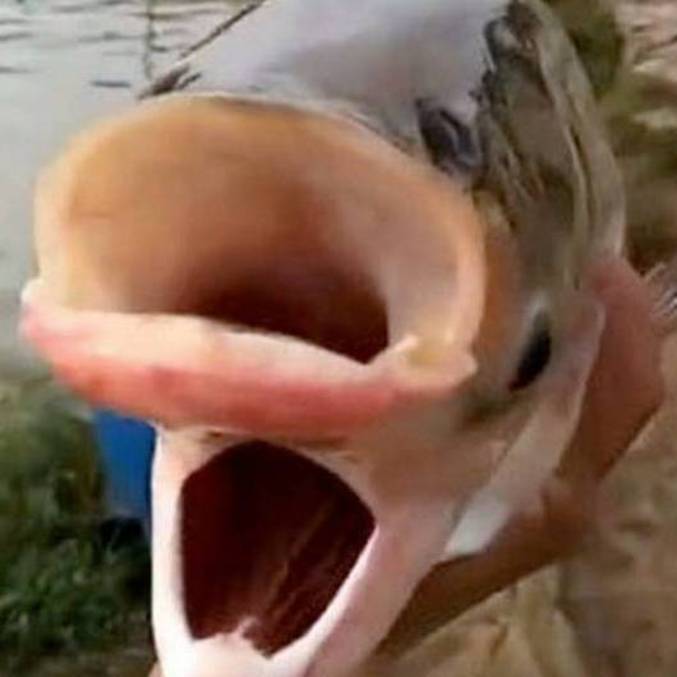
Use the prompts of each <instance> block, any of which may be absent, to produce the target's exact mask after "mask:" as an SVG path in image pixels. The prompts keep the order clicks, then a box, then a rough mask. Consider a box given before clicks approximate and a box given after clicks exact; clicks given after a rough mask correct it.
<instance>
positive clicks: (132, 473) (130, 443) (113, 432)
mask: <svg viewBox="0 0 677 677" xmlns="http://www.w3.org/2000/svg"><path fill="white" fill-rule="evenodd" d="M94 431H95V435H96V437H97V441H98V443H99V447H100V449H101V455H102V460H103V469H104V475H105V480H106V498H107V501H108V505H109V508H110V511H111V513H112V516H114V517H123V518H131V519H137V520H139V521H140V522H141V523H142V524H143V525H144V528H145V529H146V530H147V531H148V530H149V529H150V518H151V507H150V475H151V467H152V463H153V451H154V447H155V430H154V429H153V428H152V427H151V426H150V425H148V424H147V423H144V422H143V421H138V420H136V419H132V418H127V417H125V416H121V415H120V414H116V413H115V412H112V411H104V410H100V411H96V412H95V413H94Z"/></svg>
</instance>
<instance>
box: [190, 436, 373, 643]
mask: <svg viewBox="0 0 677 677" xmlns="http://www.w3.org/2000/svg"><path fill="white" fill-rule="evenodd" d="M181 500H182V527H181V543H182V546H181V549H182V552H183V557H182V562H183V586H184V603H185V608H186V616H187V620H188V624H189V626H190V630H191V633H192V635H193V636H194V637H195V638H196V639H204V638H206V637H211V636H213V635H215V634H217V633H222V632H225V633H228V632H235V631H236V630H239V629H240V626H241V624H242V623H243V621H244V622H246V629H244V631H243V634H244V636H245V637H246V638H248V639H249V640H251V641H252V643H253V644H254V646H255V647H256V648H257V649H258V650H259V651H261V653H263V654H267V655H268V654H274V653H276V652H277V651H279V650H280V649H283V648H284V647H285V646H287V645H288V644H290V643H291V642H292V641H293V640H296V639H298V638H299V637H301V636H302V635H303V634H305V632H306V631H307V630H308V629H309V628H310V627H311V626H312V625H313V623H314V622H315V621H316V620H317V619H318V617H319V616H320V614H321V613H322V612H323V611H324V610H325V608H326V607H327V605H328V604H329V602H330V601H331V600H332V599H333V597H334V595H335V594H336V592H337V590H338V588H339V586H340V585H341V583H343V581H344V579H345V578H346V576H347V575H348V574H349V573H350V571H351V569H352V567H353V566H354V564H355V561H356V559H357V557H358V556H359V554H360V553H361V552H362V550H363V549H364V547H365V545H366V543H367V540H368V538H369V536H370V534H371V532H372V529H373V519H372V517H371V515H370V513H369V511H368V510H367V509H366V508H365V507H364V506H363V505H362V503H361V502H360V501H359V500H358V499H357V497H356V496H355V495H354V494H353V493H352V492H351V491H350V490H349V489H348V488H347V487H346V486H345V485H344V484H343V483H342V482H341V481H340V480H339V479H338V478H337V477H336V476H334V475H332V474H331V473H329V472H327V471H326V470H323V469H322V468H320V467H319V466H317V465H315V464H313V463H311V462H310V461H307V460H305V459H303V458H302V457H301V456H299V455H297V454H292V453H290V452H288V451H286V450H285V449H282V448H279V447H274V446H271V445H268V444H264V443H262V442H258V443H257V442H252V443H248V444H243V445H240V446H238V447H235V448H231V449H228V450H226V451H224V452H222V453H221V454H219V455H217V456H215V457H214V458H212V460H210V461H209V462H208V463H206V464H205V465H204V466H202V467H201V468H200V469H199V470H197V471H195V472H194V473H193V474H192V475H191V476H190V477H189V478H188V479H187V480H186V481H185V483H184V486H183V490H182V499H181ZM245 619H246V621H245Z"/></svg>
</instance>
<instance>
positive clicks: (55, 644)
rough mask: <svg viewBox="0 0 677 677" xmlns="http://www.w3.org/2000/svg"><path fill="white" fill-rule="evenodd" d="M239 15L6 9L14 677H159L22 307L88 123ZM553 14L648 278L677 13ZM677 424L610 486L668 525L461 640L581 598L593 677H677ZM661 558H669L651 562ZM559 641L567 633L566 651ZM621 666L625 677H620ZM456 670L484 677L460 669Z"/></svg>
mask: <svg viewBox="0 0 677 677" xmlns="http://www.w3.org/2000/svg"><path fill="white" fill-rule="evenodd" d="M273 1H274V0H273ZM412 1H415V0H412ZM238 4H243V3H237V2H226V1H225V0H0V223H1V224H2V225H1V226H0V675H1V676H2V677H5V676H8V677H9V676H12V677H13V676H14V675H24V674H26V675H47V676H48V675H63V676H64V677H65V676H66V675H111V676H119V677H126V676H129V677H131V676H132V675H135V676H136V675H142V674H145V671H147V670H148V668H149V666H150V663H151V650H150V642H149V635H148V627H147V620H148V619H147V613H148V612H147V607H148V573H147V572H148V559H147V552H146V548H145V545H144V539H143V534H142V533H141V534H140V533H137V532H135V531H134V530H133V529H131V530H130V531H125V529H124V528H117V527H116V528H111V524H110V520H109V517H110V512H109V510H108V508H107V506H106V500H105V499H106V496H105V491H104V488H103V482H102V463H103V461H102V459H104V458H105V457H104V456H103V455H102V454H101V453H99V452H100V449H101V442H102V441H101V439H96V438H95V436H94V435H93V432H92V427H91V416H90V413H89V412H88V411H87V410H86V409H85V408H84V407H83V406H82V405H80V404H79V403H77V402H74V401H72V400H71V399H69V398H68V397H67V396H66V395H65V394H64V393H62V392H61V391H60V390H59V389H58V388H56V387H54V386H53V385H52V384H51V383H50V382H49V380H48V379H47V378H46V376H45V374H44V373H43V371H42V369H41V368H40V366H39V365H38V364H37V363H36V362H35V361H33V359H32V357H31V356H30V354H29V353H28V352H27V351H26V350H25V349H24V348H23V347H22V346H21V345H20V343H19V341H18V340H17V339H16V334H15V324H16V320H17V307H18V304H17V299H18V293H19V290H20V288H21V286H22V285H23V283H24V282H25V281H26V279H27V278H28V277H29V276H30V272H31V266H32V260H31V253H30V248H31V243H30V238H31V228H30V224H31V196H32V191H33V183H34V179H35V176H36V172H37V170H38V169H39V167H40V166H41V165H42V164H43V163H44V162H45V161H46V160H47V159H48V158H49V157H50V156H51V155H52V154H53V153H54V152H55V151H56V150H57V148H59V147H60V146H61V145H62V144H63V142H64V140H65V139H66V138H67V137H68V136H69V135H70V134H72V133H73V132H75V131H76V130H78V129H79V128H81V127H82V126H83V125H85V124H86V123H87V122H88V121H90V120H92V119H93V118H96V117H98V116H100V115H101V114H104V113H105V114H109V113H111V112H114V111H115V110H116V109H119V108H122V107H124V106H127V105H129V103H130V102H131V101H133V97H134V95H135V92H137V91H138V90H140V89H141V88H143V86H144V85H146V84H147V83H148V82H149V81H151V80H152V79H153V78H154V77H155V76H156V75H158V74H159V73H160V72H162V70H163V69H164V68H165V67H166V66H168V65H170V64H171V63H172V62H173V61H174V60H175V59H176V58H177V57H178V56H179V55H180V54H181V53H182V52H183V51H184V50H185V49H187V48H188V47H189V46H190V45H191V44H193V43H194V42H195V41H196V40H198V39H199V38H201V37H202V36H203V35H205V34H206V33H208V32H209V30H210V29H211V28H213V27H214V25H215V24H217V23H218V22H220V21H222V20H224V19H225V18H227V17H228V16H229V15H231V14H232V13H233V11H234V9H235V8H236V6H237V5H238ZM550 4H552V5H553V6H554V7H555V8H556V9H557V11H559V12H560V13H561V15H562V18H563V20H564V22H565V23H566V25H567V26H568V28H569V29H570V31H571V34H572V36H573V38H574V41H575V43H576V45H577V47H578V48H579V51H580V53H581V56H582V57H583V59H584V62H585V64H586V67H587V68H588V71H589V73H590V76H591V79H592V80H593V83H594V86H595V89H596V93H597V96H598V98H599V103H600V108H601V110H602V112H603V115H604V117H605V118H606V120H607V123H608V127H609V130H610V134H611V136H612V139H613V143H614V146H615V148H616V151H617V154H618V157H619V159H620V161H621V163H622V166H623V169H624V172H625V176H626V180H627V186H628V195H629V225H630V231H631V238H630V249H631V256H632V258H633V260H634V261H635V263H636V264H637V266H638V267H640V268H641V269H646V268H648V267H650V266H651V265H652V264H653V263H654V262H656V261H658V260H660V259H661V258H664V257H667V256H668V255H669V254H670V253H672V252H674V251H675V250H676V249H677V2H675V0H553V1H552V2H551V3H550ZM674 380H675V381H676V382H677V378H676V379H674ZM670 407H672V408H670ZM675 413H677V412H675V407H674V405H673V404H670V403H668V405H666V411H665V412H663V414H662V418H661V417H659V422H658V423H657V424H656V426H654V428H653V430H652V431H651V432H650V434H649V435H648V436H646V437H645V439H643V440H642V441H640V445H639V446H640V447H642V448H643V453H642V454H640V455H635V457H634V460H633V457H631V458H630V459H629V460H628V461H627V462H626V463H625V464H623V468H622V469H621V470H620V471H619V472H618V473H617V474H616V476H615V477H614V478H612V481H611V482H610V487H609V489H608V500H609V501H612V499H615V498H618V496H621V497H623V496H631V497H632V501H630V502H631V503H633V505H634V504H638V503H639V504H641V506H643V507H642V509H644V510H645V512H646V510H647V509H648V511H649V517H648V518H647V517H646V514H644V513H643V515H644V516H643V517H641V516H640V517H641V519H640V522H639V527H638V526H637V524H638V522H637V519H636V513H635V512H631V514H630V515H629V516H628V515H626V513H624V512H622V511H621V517H619V518H618V519H620V522H621V523H620V524H619V523H618V520H617V519H616V518H617V517H618V514H619V513H618V512H613V511H612V510H610V511H609V513H608V515H610V516H612V517H613V519H611V522H612V523H611V524H607V525H606V527H607V531H604V528H605V527H604V525H603V528H602V529H601V531H600V534H599V535H598V539H597V541H596V542H594V543H591V544H590V549H589V551H588V552H586V553H584V554H583V555H582V556H581V557H580V558H579V559H578V560H577V561H575V562H573V563H571V565H570V566H568V567H565V568H564V569H562V571H561V572H559V573H558V578H557V582H556V584H554V585H555V587H553V583H552V580H551V579H550V578H549V579H547V581H545V582H543V579H538V580H536V582H535V583H533V586H535V587H529V586H530V585H532V584H531V583H528V584H527V587H526V592H520V591H518V593H519V594H516V596H515V595H513V597H511V598H510V599H511V600H512V601H511V602H510V603H507V602H506V601H505V598H503V599H502V600H499V601H498V602H496V600H494V601H493V602H492V604H494V606H493V607H489V608H490V609H493V611H491V612H488V611H487V610H486V608H485V609H482V610H480V611H479V614H480V615H479V616H478V615H477V613H476V614H475V615H471V616H469V617H468V618H467V619H465V620H463V619H462V622H461V623H460V625H459V626H458V627H459V628H460V630H458V632H461V633H464V632H472V631H473V628H474V627H476V625H473V624H474V623H475V624H476V623H477V622H480V621H481V619H483V618H485V616H481V614H482V613H484V614H486V613H493V614H494V616H493V618H499V617H500V618H502V617H503V616H501V614H504V615H505V617H506V618H508V617H510V618H512V619H514V618H515V611H516V609H517V611H518V612H519V613H528V614H532V616H533V614H534V613H535V612H534V608H533V603H532V602H529V600H532V601H533V599H532V597H531V596H530V595H532V593H533V590H536V591H537V592H538V594H537V595H536V599H538V600H540V602H538V604H540V605H541V606H547V605H548V604H550V605H551V606H556V605H557V604H559V605H560V606H562V604H561V600H562V599H564V600H565V601H566V600H568V602H569V604H568V608H569V614H568V616H567V619H568V620H567V623H570V624H571V623H574V624H575V625H576V628H577V630H576V632H573V634H572V632H571V631H570V630H569V631H567V632H568V633H569V634H567V635H566V637H567V638H568V639H567V640H566V642H573V641H574V640H573V639H572V637H575V636H576V634H577V633H578V632H579V630H580V634H582V635H583V636H584V638H583V639H582V640H581V642H580V643H582V645H584V646H583V648H581V649H580V651H582V652H586V651H587V653H588V654H593V655H594V656H597V657H598V658H599V657H600V656H602V654H604V655H607V654H608V656H611V658H609V660H608V661H607V662H606V663H604V665H601V664H600V665H599V666H597V667H594V668H593V672H589V673H588V672H586V673H585V674H590V675H595V677H598V676H601V675H603V674H609V675H614V677H639V676H640V675H641V677H647V676H650V675H654V676H655V677H674V675H677V649H676V648H674V647H673V644H677V642H674V640H673V639H672V635H674V627H673V624H672V621H673V619H674V617H675V612H676V611H677V604H675V601H676V600H675V593H674V587H673V586H672V585H671V582H672V578H670V577H671V576H673V574H672V573H670V572H667V573H666V572H664V571H663V568H662V567H663V562H664V560H665V558H666V557H667V559H668V560H669V561H673V559H672V558H674V555H675V554H677V548H673V549H672V550H670V549H669V548H667V546H666V542H665V538H666V536H665V535H666V534H668V533H671V529H673V527H674V526H675V525H674V524H672V523H671V522H670V519H671V518H672V516H673V515H675V516H677V509H673V508H675V506H677V496H675V495H677V476H676V475H675V474H674V473H675V468H674V466H673V464H672V461H671V460H670V459H671V458H672V456H673V454H672V452H674V451H675V446H676V443H675V442H674V441H673V440H674V439H676V438H677V435H675V427H674V426H673V424H672V421H673V420H674V418H675ZM97 447H98V449H97ZM647 448H648V452H647ZM637 459H639V460H637ZM647 459H648V460H647ZM651 459H654V460H653V461H652V460H651ZM666 459H668V460H666ZM666 464H667V465H666ZM671 473H672V474H671ZM659 476H660V478H661V482H664V481H665V478H666V477H670V478H672V479H673V480H675V481H673V482H672V485H673V486H674V489H670V487H668V488H665V487H664V486H663V484H660V483H659V482H658V479H657V478H658V477H659ZM658 484H660V486H659V487H658V488H657V489H656V486H658ZM654 489H655V491H654ZM656 492H657V493H656ZM673 494H675V495H673ZM656 496H658V498H656ZM638 497H642V501H644V502H643V503H642V501H638V500H635V499H636V498H638ZM647 501H648V503H647ZM621 503H622V501H621ZM626 503H628V501H627V500H626ZM614 505H616V504H614ZM647 505H648V506H649V507H648V508H647V507H646V506H647ZM673 519H674V518H673ZM614 520H615V521H614ZM624 520H625V521H624ZM642 520H643V521H642ZM607 521H608V520H607ZM647 524H648V527H647ZM628 525H629V526H628ZM117 526H118V527H119V525H117ZM647 528H648V529H649V532H650V533H649V535H648V536H647V533H648V532H646V529H647ZM638 529H639V530H638ZM624 530H625V531H624ZM642 530H644V531H642ZM676 533H677V531H676ZM642 534H644V536H642ZM642 538H643V540H642ZM633 539H634V540H633ZM638 539H639V540H638ZM669 545H671V546H672V545H674V543H672V542H670V543H669ZM666 548H667V550H666ZM647 553H648V554H647ZM666 553H667V554H666ZM670 553H672V554H671V555H670ZM646 557H649V559H651V558H653V559H651V562H650V563H649V565H647V563H646V561H645V560H646ZM657 559H658V560H660V562H658V563H657V562H656V560H657ZM650 565H651V566H653V567H654V568H653V569H651V566H650ZM647 566H648V567H649V568H648V569H647ZM605 567H606V568H605ZM668 568H669V567H668ZM638 571H640V572H641V573H642V575H645V577H646V581H645V585H644V587H641V588H640V589H639V591H638V593H637V595H636V598H635V599H633V600H630V601H629V602H628V601H627V595H626V596H625V597H623V600H626V601H622V602H618V604H616V603H615V602H614V600H617V599H620V598H618V593H617V591H616V592H614V589H612V588H613V585H618V586H620V588H622V587H623V581H624V580H625V581H627V580H629V578H633V580H637V572H638ZM647 572H649V573H647ZM621 574H622V575H621ZM615 575H616V576H620V578H613V577H614V576H615ZM623 576H625V577H626V578H625V579H623ZM602 579H603V580H604V581H606V585H607V588H608V589H607V588H604V585H603V584H602V583H600V580H602ZM642 580H644V579H642ZM609 586H611V587H609ZM521 590H522V591H524V590H525V588H522V589H521ZM513 592H514V591H513ZM511 594H512V593H511ZM525 594H526V595H527V597H526V599H527V601H526V602H525V598H524V597H523V595H525ZM533 594H535V593H533ZM520 595H522V596H520ZM567 595H568V597H567ZM601 597H604V598H605V599H611V600H612V602H611V603H610V604H608V605H607V607H604V608H602V606H603V605H602V606H600V605H593V606H595V609H596V611H595V614H592V615H591V611H590V609H591V606H590V604H588V603H587V602H589V601H590V600H591V599H592V600H593V601H594V600H596V599H597V598H601ZM658 598H660V603H659V602H657V601H656V600H657V599H658ZM581 600H584V602H586V603H582V602H581ZM497 604H498V606H496V605H497ZM501 604H502V605H503V606H500V605H501ZM506 604H507V606H506ZM525 604H526V605H527V606H526V607H524V605H525ZM529 604H531V606H529ZM538 604H537V605H538ZM659 606H660V609H659V608H658V607H659ZM525 609H526V611H525ZM532 616H530V617H529V618H530V620H527V621H525V626H524V627H525V628H527V627H531V626H530V625H529V624H530V623H532V624H533V623H534V622H536V621H534V620H533V618H537V619H541V620H542V618H541V616H538V615H537V616H536V617H533V618H532ZM478 618H480V621H477V619H478ZM544 618H545V617H544ZM609 618H614V619H615V621H617V625H618V631H617V632H616V633H615V634H614V633H612V635H613V640H610V639H609V638H608V637H606V636H605V638H604V641H602V640H599V638H597V637H596V636H595V632H594V627H596V626H598V625H599V624H600V623H606V622H607V621H608V619H609ZM481 622H484V621H481ZM510 622H511V623H512V622H513V621H510ZM538 622H541V621H540V620H539V621H538ZM464 623H465V625H464ZM666 624H667V625H666ZM664 626H665V627H664ZM553 627H555V626H551V631H552V632H551V635H552V637H554V638H555V639H556V640H557V641H559V639H557V638H560V636H559V635H555V634H553V633H554V632H555V631H554V630H552V628H553ZM665 628H672V632H669V631H668V630H666V629H665ZM525 632H526V631H525ZM647 633H648V634H647ZM555 639H553V641H555ZM560 639H561V638H560ZM506 641H507V640H506ZM562 641H563V640H562ZM562 641H560V645H562V646H563V644H562ZM566 642H564V644H566V646H569V644H567V643H566ZM560 649H561V647H560ZM577 651H579V649H576V650H574V649H571V652H574V653H575V652H577ZM605 652H606V653H605ZM623 652H625V653H623ZM577 655H578V654H577ZM569 660H573V659H571V656H569ZM577 660H578V659H577ZM599 660H602V658H599ZM607 663H608V664H609V665H612V666H613V668H612V670H613V671H611V672H606V671H607V668H608V665H607ZM566 665H569V666H571V665H574V663H571V662H569V663H567V658H566V657H564V658H562V659H561V664H560V665H559V667H557V666H555V668H553V666H552V665H550V668H548V670H550V669H551V668H552V670H551V671H545V668H544V669H543V671H542V672H534V673H533V674H534V675H536V674H543V675H546V674H547V675H562V677H572V676H573V675H577V674H583V672H578V671H574V670H573V668H571V667H569V668H566V667H563V666H566ZM576 665H577V666H578V663H576ZM578 669H579V668H578V667H577V668H576V670H578ZM581 669H582V668H581ZM440 674H444V675H446V674H451V673H447V672H444V673H440ZM453 674H454V676H455V677H462V675H464V674H465V673H463V672H462V671H461V670H460V668H459V669H458V670H455V671H454V672H453ZM473 674H478V675H479V674H482V675H484V674H486V675H489V674H496V675H499V674H500V675H507V674H515V675H519V677H526V672H508V671H506V670H503V671H499V672H494V673H490V672H489V671H487V672H481V673H473Z"/></svg>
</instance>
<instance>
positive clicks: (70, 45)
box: [0, 0, 237, 376]
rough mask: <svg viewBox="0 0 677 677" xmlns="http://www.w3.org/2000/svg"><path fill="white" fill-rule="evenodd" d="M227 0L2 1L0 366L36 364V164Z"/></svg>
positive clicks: (135, 86) (10, 370) (201, 29)
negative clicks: (20, 335)
mask: <svg viewBox="0 0 677 677" xmlns="http://www.w3.org/2000/svg"><path fill="white" fill-rule="evenodd" d="M235 4H237V3H234V2H232V1H231V2H227V1H225V0H195V1H192V2H191V1H179V0H89V1H85V0H80V1H78V0H23V1H20V0H14V1H12V0H0V373H3V375H5V376H7V375H16V374H19V373H22V372H24V371H25V370H26V369H27V368H32V367H34V365H35V362H34V360H33V359H32V358H31V356H30V354H29V353H28V351H27V349H26V348H25V347H24V346H23V345H22V344H21V342H20V341H19V340H18V339H17V338H16V331H15V327H16V321H17V315H18V293H19V291H20V289H21V286H22V285H23V283H24V282H25V281H26V279H27V278H29V277H30V275H31V271H32V265H33V263H32V256H31V199H32V191H33V185H34V181H35V177H36V174H37V172H38V171H39V169H40V167H41V166H42V165H43V164H44V163H45V161H47V160H48V159H49V158H50V157H51V156H52V155H53V154H54V153H55V152H56V151H57V150H58V149H59V148H60V146H61V145H62V144H63V143H64V141H65V140H66V139H67V138H68V137H69V135H71V134H72V133H73V132H75V131H77V130H78V129H80V128H81V127H82V126H83V125H85V124H86V123H88V122H89V121H91V120H93V119H95V118H97V117H98V116H101V115H105V114H109V113H112V112H114V111H116V110H119V109H120V108H122V107H124V106H127V105H129V104H130V102H132V101H133V97H134V94H135V92H137V91H138V90H139V89H140V88H142V87H143V86H144V85H145V84H146V83H147V82H148V81H149V80H150V79H151V78H152V77H153V76H154V75H156V74H157V73H158V72H161V71H162V70H163V69H164V68H165V67H166V66H168V65H169V64H171V62H172V61H173V60H174V59H175V58H176V57H177V56H178V55H179V54H180V53H181V52H182V51H183V50H184V49H185V48H187V47H188V46H189V45H191V44H192V43H194V42H195V41H196V40H197V39H199V38H200V37H202V36H203V35H204V34H205V33H207V32H208V31H209V30H210V29H211V28H212V27H213V26H214V25H215V24H216V23H217V22H219V21H222V20H223V19H224V18H226V17H227V16H229V15H230V14H231V13H232V12H233V7H234V5H235Z"/></svg>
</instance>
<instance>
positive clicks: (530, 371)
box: [510, 322, 552, 390]
mask: <svg viewBox="0 0 677 677" xmlns="http://www.w3.org/2000/svg"><path fill="white" fill-rule="evenodd" d="M551 354H552V336H551V333H550V326H549V325H548V323H547V322H541V323H539V324H538V325H537V326H536V328H535V330H534V331H533V332H532V334H531V337H530V339H529V342H528V343H527V345H526V348H525V350H524V352H523V354H522V357H521V358H520V362H519V365H518V367H517V371H516V372H515V376H514V378H513V380H512V383H511V384H510V389H511V390H522V389H523V388H526V387H527V386H530V385H531V384H532V383H533V382H534V381H535V380H536V379H537V378H538V377H539V376H540V375H541V374H542V373H543V371H544V369H545V368H546V367H547V366H548V362H550V356H551Z"/></svg>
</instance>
